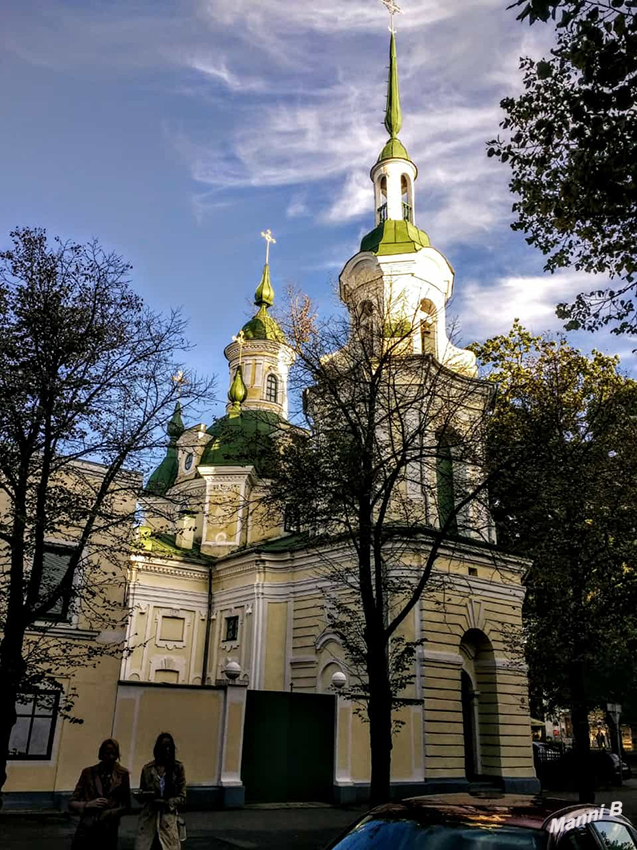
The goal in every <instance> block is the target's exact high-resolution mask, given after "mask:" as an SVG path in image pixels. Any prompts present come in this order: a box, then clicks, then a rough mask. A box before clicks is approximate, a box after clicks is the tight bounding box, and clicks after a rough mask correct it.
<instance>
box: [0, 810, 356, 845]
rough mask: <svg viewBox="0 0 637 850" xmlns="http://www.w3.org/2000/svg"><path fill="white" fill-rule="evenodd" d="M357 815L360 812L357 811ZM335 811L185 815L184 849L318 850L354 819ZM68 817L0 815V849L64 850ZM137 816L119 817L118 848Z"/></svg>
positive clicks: (130, 837)
mask: <svg viewBox="0 0 637 850" xmlns="http://www.w3.org/2000/svg"><path fill="white" fill-rule="evenodd" d="M361 811H362V809H361ZM357 815H358V810H357V809H341V808H337V807H326V806H321V807H309V808H285V809H280V808H277V809H272V808H246V809H238V810H234V811H218V812H188V813H187V814H186V816H185V819H186V822H187V828H188V841H187V842H186V843H185V844H184V848H186V850H203V848H206V850H232V848H239V850H262V849H263V850H270V848H272V850H274V848H277V850H283V848H285V850H322V848H323V847H324V846H325V845H326V844H327V842H328V841H329V840H330V839H331V838H332V837H333V836H336V835H338V834H339V832H341V830H342V829H344V828H345V827H346V826H347V825H348V824H350V823H351V822H352V821H353V820H355V819H356V817H357ZM75 823H76V821H75V820H74V819H71V818H70V817H67V816H65V815H59V814H58V815H54V814H51V815H26V814H24V815H23V814H17V813H12V814H6V815H2V814H0V848H1V850H68V848H69V847H70V846H71V838H72V836H73V833H74V831H75ZM136 824H137V818H136V817H135V816H129V817H125V818H123V819H122V826H121V828H120V842H119V850H133V848H134V846H135V829H136Z"/></svg>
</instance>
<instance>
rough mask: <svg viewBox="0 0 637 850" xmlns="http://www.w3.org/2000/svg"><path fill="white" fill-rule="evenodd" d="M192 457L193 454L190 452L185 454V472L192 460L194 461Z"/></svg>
mask: <svg viewBox="0 0 637 850" xmlns="http://www.w3.org/2000/svg"><path fill="white" fill-rule="evenodd" d="M194 459H195V456H194V455H193V453H192V452H189V453H188V454H187V455H186V460H185V461H184V469H185V470H186V472H188V470H189V469H190V468H191V466H192V462H193V461H194Z"/></svg>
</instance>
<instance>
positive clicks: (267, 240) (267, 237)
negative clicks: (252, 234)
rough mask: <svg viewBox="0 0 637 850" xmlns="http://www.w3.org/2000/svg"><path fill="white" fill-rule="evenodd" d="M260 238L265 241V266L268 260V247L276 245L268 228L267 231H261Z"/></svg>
mask: <svg viewBox="0 0 637 850" xmlns="http://www.w3.org/2000/svg"><path fill="white" fill-rule="evenodd" d="M261 236H263V238H264V239H265V262H266V265H267V264H268V262H269V260H270V245H271V244H272V245H276V239H275V238H274V236H273V235H272V231H271V230H270V229H269V228H268V229H267V230H262V231H261Z"/></svg>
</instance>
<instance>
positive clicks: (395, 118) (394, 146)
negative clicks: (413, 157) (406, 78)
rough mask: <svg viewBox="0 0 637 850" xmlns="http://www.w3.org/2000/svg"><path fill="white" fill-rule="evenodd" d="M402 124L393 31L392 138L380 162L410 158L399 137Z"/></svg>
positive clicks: (387, 124) (389, 80) (389, 110)
mask: <svg viewBox="0 0 637 850" xmlns="http://www.w3.org/2000/svg"><path fill="white" fill-rule="evenodd" d="M402 126H403V115H402V112H401V110H400V91H399V89H398V60H397V58H396V36H395V35H394V33H393V31H392V34H391V39H390V42H389V77H388V78H387V106H386V108H385V128H386V129H387V132H388V133H389V135H390V138H389V140H388V141H387V144H386V145H385V147H384V148H383V149H382V151H381V153H380V156H379V157H378V161H379V162H382V160H384V159H394V158H399V159H409V154H408V153H407V150H406V148H405V146H404V145H403V143H402V142H401V141H400V139H399V138H398V134H399V133H400V128H401V127H402Z"/></svg>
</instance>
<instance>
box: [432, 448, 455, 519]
mask: <svg viewBox="0 0 637 850" xmlns="http://www.w3.org/2000/svg"><path fill="white" fill-rule="evenodd" d="M436 489H437V493H438V521H439V523H440V527H441V528H442V527H443V526H444V525H445V524H446V523H447V521H448V520H449V517H450V516H451V514H452V513H453V510H454V508H455V506H456V491H455V481H454V462H453V441H452V440H450V439H449V437H446V436H445V435H443V436H442V437H440V439H439V440H438V451H437V453H436ZM447 530H448V532H449V533H450V534H457V533H458V522H457V516H454V517H453V518H452V519H451V520H450V522H449V525H448V526H447Z"/></svg>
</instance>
